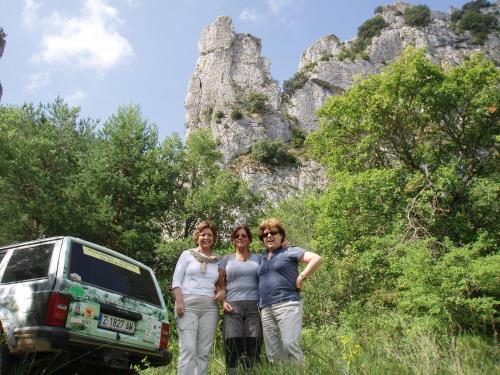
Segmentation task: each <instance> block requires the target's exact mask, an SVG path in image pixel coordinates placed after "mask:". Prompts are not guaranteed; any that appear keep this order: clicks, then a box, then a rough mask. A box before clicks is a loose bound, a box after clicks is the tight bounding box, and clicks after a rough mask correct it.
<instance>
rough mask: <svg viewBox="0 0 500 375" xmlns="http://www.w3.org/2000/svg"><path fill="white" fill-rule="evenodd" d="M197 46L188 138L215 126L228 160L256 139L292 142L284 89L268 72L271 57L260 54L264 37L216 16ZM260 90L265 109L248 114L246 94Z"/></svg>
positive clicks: (188, 106) (188, 103) (187, 105)
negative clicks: (244, 31) (240, 31)
mask: <svg viewBox="0 0 500 375" xmlns="http://www.w3.org/2000/svg"><path fill="white" fill-rule="evenodd" d="M198 50H199V52H200V57H199V59H198V63H197V65H196V69H195V71H194V73H193V76H192V77H191V81H190V82H189V89H188V95H187V97H186V100H185V110H186V137H187V136H189V134H191V133H192V132H193V131H195V130H196V129H199V128H209V129H211V131H212V133H213V135H214V138H215V139H216V140H217V142H218V144H219V145H220V149H221V151H222V153H223V154H224V161H225V162H226V163H228V162H230V161H231V160H232V159H233V158H235V157H236V156H239V155H241V154H244V153H247V152H248V151H249V150H250V148H251V146H252V144H253V143H255V142H256V141H258V140H262V139H266V138H272V139H275V138H276V139H283V140H285V141H288V139H289V137H290V134H289V132H290V131H289V125H288V123H287V122H285V121H284V120H283V119H282V118H281V113H280V106H281V90H280V87H279V85H278V82H277V81H275V80H273V79H272V77H271V74H270V73H269V66H270V62H269V60H267V59H266V58H264V57H261V56H260V50H261V42H260V39H258V38H255V37H253V36H252V35H249V34H236V33H235V32H234V30H233V23H232V21H231V19H230V18H229V17H218V18H217V19H216V20H215V22H214V23H212V24H211V25H209V26H207V27H206V28H205V29H204V30H203V32H202V34H201V38H200V41H199V43H198ZM257 94H261V95H263V96H265V97H266V98H267V103H266V106H267V109H266V110H265V111H264V112H262V113H248V111H247V113H245V108H244V106H245V103H246V102H247V101H248V98H249V97H250V96H252V95H254V96H255V95H257ZM232 113H233V116H231V114H232ZM238 113H239V114H241V118H240V119H236V118H237V116H238V115H237V114H238ZM231 117H233V118H234V119H233V118H231Z"/></svg>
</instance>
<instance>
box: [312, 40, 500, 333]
mask: <svg viewBox="0 0 500 375" xmlns="http://www.w3.org/2000/svg"><path fill="white" fill-rule="evenodd" d="M499 78H500V74H499V73H498V70H497V69H496V67H495V66H494V65H493V64H492V63H491V62H488V61H486V60H484V59H483V57H482V56H480V55H475V56H472V57H471V58H470V59H468V60H467V61H465V62H464V63H463V64H462V65H461V66H458V67H456V68H452V69H448V70H444V69H443V68H441V67H440V66H437V65H433V64H431V63H430V62H429V61H428V60H427V59H426V58H425V55H424V52H423V51H415V50H414V49H411V48H410V49H408V50H406V51H405V52H404V54H403V55H402V57H401V58H400V59H399V60H398V61H396V62H395V63H394V64H393V65H391V66H389V67H388V68H387V69H386V70H385V71H383V72H382V73H381V74H379V75H373V76H370V77H368V78H367V79H365V80H362V81H361V80H360V81H358V82H356V83H355V85H353V87H352V88H351V89H349V90H347V91H346V92H345V93H344V94H343V95H341V96H337V97H332V98H330V99H329V100H328V101H327V103H325V105H324V106H323V108H322V109H321V110H320V111H319V116H320V120H321V127H320V130H319V131H318V132H316V133H313V134H312V135H311V136H310V137H309V138H308V143H309V144H310V146H311V148H312V150H313V154H314V155H315V156H316V157H317V158H318V159H319V160H321V161H322V162H323V163H324V164H325V166H326V167H327V168H328V173H329V177H330V181H331V182H330V184H329V186H328V189H327V191H326V192H325V194H324V195H322V197H321V198H319V200H318V203H317V204H316V205H315V207H319V212H318V217H317V220H316V223H315V241H317V244H316V245H315V247H316V248H317V249H319V251H320V252H321V253H322V254H324V255H325V256H326V257H327V259H328V264H330V265H331V270H332V271H333V272H336V278H335V284H336V285H335V288H334V289H333V290H332V294H331V295H330V296H323V297H322V298H324V299H325V300H328V298H330V302H332V301H337V302H336V305H335V304H334V303H333V302H332V303H331V304H330V306H337V307H336V308H337V309H338V310H337V311H334V315H336V316H337V317H338V319H339V320H340V321H341V322H343V324H347V325H350V326H351V327H354V328H357V329H361V328H363V329H365V330H366V329H375V331H376V330H377V329H380V328H381V325H380V324H385V325H386V329H390V330H391V331H393V332H401V333H402V334H414V333H418V332H422V331H426V332H441V333H443V334H444V333H446V332H449V331H450V330H456V331H458V330H459V329H471V330H475V331H476V332H479V331H483V332H485V331H489V332H491V331H494V329H495V328H494V327H495V326H494V320H495V306H496V304H498V300H499V297H500V293H499V290H498V288H494V287H493V288H492V275H493V274H494V273H495V272H498V271H499V270H498V267H492V266H491V264H492V262H496V261H495V259H496V258H497V257H498V255H497V249H498V233H499V224H498V223H497V221H498V220H495V218H496V217H498V214H499V211H500V205H499V204H498V195H499V185H498V170H497V165H498V152H497V148H498V134H499V129H500V128H499V122H498V108H499V105H500V93H499V91H498V85H499V81H500V79H499ZM362 316H364V317H366V316H376V318H373V319H369V321H367V320H365V319H360V318H361V317H362ZM317 318H318V321H322V320H321V319H323V318H324V317H323V318H321V316H319V317H317ZM319 318H321V319H319ZM380 322H383V323H380ZM403 322H404V324H403ZM367 325H368V326H369V327H368V326H367ZM374 327H376V328H374ZM375 331H374V332H375Z"/></svg>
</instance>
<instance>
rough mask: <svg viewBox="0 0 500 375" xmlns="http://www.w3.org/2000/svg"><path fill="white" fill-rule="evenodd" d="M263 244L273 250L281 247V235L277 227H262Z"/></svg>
mask: <svg viewBox="0 0 500 375" xmlns="http://www.w3.org/2000/svg"><path fill="white" fill-rule="evenodd" d="M263 240H264V245H265V246H266V249H268V250H270V251H273V250H276V249H278V248H280V247H281V242H282V241H283V237H281V234H280V232H279V230H278V228H267V229H264V238H263Z"/></svg>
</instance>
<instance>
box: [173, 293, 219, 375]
mask: <svg viewBox="0 0 500 375" xmlns="http://www.w3.org/2000/svg"><path fill="white" fill-rule="evenodd" d="M218 318H219V310H218V308H217V304H216V302H215V300H214V298H213V297H205V296H195V295H184V315H183V316H182V318H180V317H179V316H177V314H176V317H175V319H176V323H177V332H178V334H179V359H178V362H177V374H178V375H204V374H206V373H207V370H208V361H209V359H210V349H211V348H212V344H213V342H214V337H215V329H216V328H217V320H218Z"/></svg>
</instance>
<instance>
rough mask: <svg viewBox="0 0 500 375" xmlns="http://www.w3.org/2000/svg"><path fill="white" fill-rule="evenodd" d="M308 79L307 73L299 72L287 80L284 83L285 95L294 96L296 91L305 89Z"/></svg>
mask: <svg viewBox="0 0 500 375" xmlns="http://www.w3.org/2000/svg"><path fill="white" fill-rule="evenodd" d="M308 79H309V75H308V74H307V73H306V72H305V71H303V70H300V71H298V72H297V73H295V74H294V75H293V77H292V78H291V79H289V80H285V81H284V82H283V92H284V93H285V95H288V96H290V95H292V93H294V92H295V91H296V90H300V89H301V88H303V87H304V85H305V84H306V83H307V80H308Z"/></svg>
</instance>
